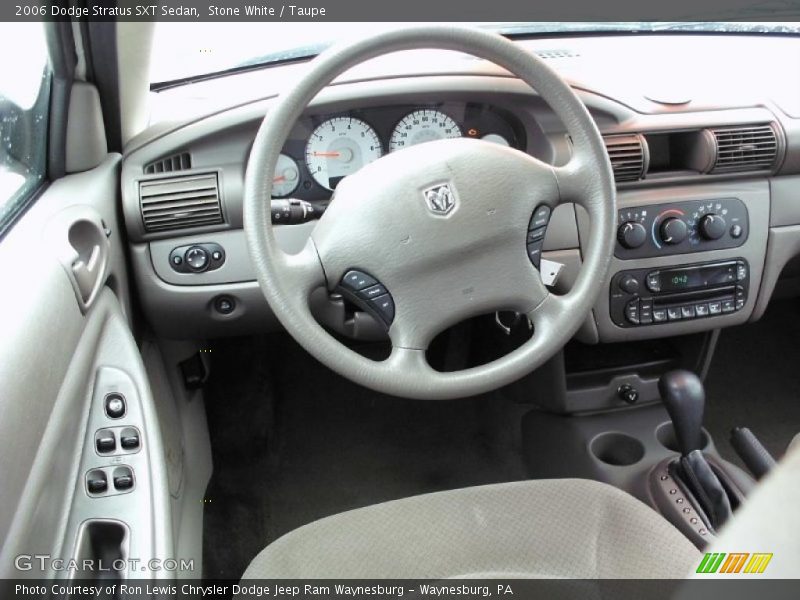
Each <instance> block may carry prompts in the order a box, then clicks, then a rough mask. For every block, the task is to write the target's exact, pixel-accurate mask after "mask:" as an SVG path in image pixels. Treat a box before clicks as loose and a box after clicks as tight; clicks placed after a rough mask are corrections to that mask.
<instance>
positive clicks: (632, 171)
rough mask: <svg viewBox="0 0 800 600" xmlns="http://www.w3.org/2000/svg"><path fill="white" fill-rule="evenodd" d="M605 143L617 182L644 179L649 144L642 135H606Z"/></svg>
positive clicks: (604, 137)
mask: <svg viewBox="0 0 800 600" xmlns="http://www.w3.org/2000/svg"><path fill="white" fill-rule="evenodd" d="M603 141H604V142H605V144H606V150H607V151H608V158H609V159H610V160H611V168H612V169H613V170H614V179H615V180H617V181H636V180H638V179H641V178H642V177H644V174H645V171H646V170H647V158H648V152H647V142H645V140H644V138H643V137H642V136H641V135H639V134H631V135H606V136H603Z"/></svg>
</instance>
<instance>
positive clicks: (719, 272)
mask: <svg viewBox="0 0 800 600" xmlns="http://www.w3.org/2000/svg"><path fill="white" fill-rule="evenodd" d="M658 275H659V280H660V283H661V285H660V288H661V291H662V292H678V291H682V290H691V289H695V288H702V287H714V286H717V285H726V284H730V283H734V282H735V281H736V264H735V263H724V264H721V265H708V266H704V267H689V268H686V269H670V270H668V271H661V272H660V273H659V274H658Z"/></svg>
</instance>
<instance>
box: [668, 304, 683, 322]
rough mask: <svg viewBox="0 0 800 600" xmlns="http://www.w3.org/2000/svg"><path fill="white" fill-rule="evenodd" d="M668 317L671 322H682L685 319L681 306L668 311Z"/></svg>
mask: <svg viewBox="0 0 800 600" xmlns="http://www.w3.org/2000/svg"><path fill="white" fill-rule="evenodd" d="M667 317H669V320H670V321H680V320H681V319H682V318H683V315H682V314H681V307H680V306H673V307H670V308H668V309H667Z"/></svg>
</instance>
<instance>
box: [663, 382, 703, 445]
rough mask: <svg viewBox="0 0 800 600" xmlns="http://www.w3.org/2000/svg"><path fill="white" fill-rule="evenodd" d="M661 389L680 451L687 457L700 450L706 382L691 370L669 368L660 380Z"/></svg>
mask: <svg viewBox="0 0 800 600" xmlns="http://www.w3.org/2000/svg"><path fill="white" fill-rule="evenodd" d="M658 391H659V393H660V394H661V399H662V400H663V401H664V405H665V406H666V407H667V412H668V413H669V418H670V419H672V427H673V429H674V430H675V438H676V439H677V441H678V448H679V449H680V451H681V454H682V455H683V456H686V455H687V454H689V453H690V452H691V451H692V450H700V449H701V446H702V443H703V435H702V432H701V429H702V427H703V411H704V409H705V402H706V393H705V391H704V390H703V382H702V381H700V378H699V377H698V376H697V375H695V374H694V373H692V372H691V371H684V370H677V371H670V372H669V373H665V374H664V375H663V376H662V377H661V379H660V380H659V381H658Z"/></svg>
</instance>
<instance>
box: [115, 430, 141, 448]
mask: <svg viewBox="0 0 800 600" xmlns="http://www.w3.org/2000/svg"><path fill="white" fill-rule="evenodd" d="M119 443H120V445H121V446H122V448H123V449H124V450H136V448H138V447H139V433H138V432H133V433H123V434H122V435H121V436H120V438H119Z"/></svg>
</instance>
